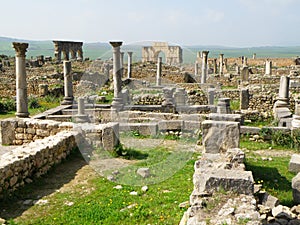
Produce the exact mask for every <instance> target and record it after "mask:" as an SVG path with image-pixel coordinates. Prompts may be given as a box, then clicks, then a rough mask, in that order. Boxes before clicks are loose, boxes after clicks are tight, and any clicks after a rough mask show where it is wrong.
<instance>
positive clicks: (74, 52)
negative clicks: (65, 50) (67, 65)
mask: <svg viewBox="0 0 300 225" xmlns="http://www.w3.org/2000/svg"><path fill="white" fill-rule="evenodd" d="M70 53H71V59H72V60H76V54H77V53H76V51H74V50H73V49H71V51H70Z"/></svg>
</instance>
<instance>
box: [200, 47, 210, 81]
mask: <svg viewBox="0 0 300 225" xmlns="http://www.w3.org/2000/svg"><path fill="white" fill-rule="evenodd" d="M208 53H209V51H202V74H201V83H202V84H205V83H206V77H207V58H208Z"/></svg>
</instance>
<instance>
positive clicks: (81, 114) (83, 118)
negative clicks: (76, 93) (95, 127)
mask: <svg viewBox="0 0 300 225" xmlns="http://www.w3.org/2000/svg"><path fill="white" fill-rule="evenodd" d="M77 101H78V104H77V106H78V113H77V115H75V121H76V122H77V123H85V122H88V121H89V117H88V116H87V115H86V114H85V104H84V97H79V98H78V99H77Z"/></svg>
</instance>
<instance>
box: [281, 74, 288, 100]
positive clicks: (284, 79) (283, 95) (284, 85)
mask: <svg viewBox="0 0 300 225" xmlns="http://www.w3.org/2000/svg"><path fill="white" fill-rule="evenodd" d="M289 88H290V77H287V76H281V77H280V87H279V98H285V99H288V98H289Z"/></svg>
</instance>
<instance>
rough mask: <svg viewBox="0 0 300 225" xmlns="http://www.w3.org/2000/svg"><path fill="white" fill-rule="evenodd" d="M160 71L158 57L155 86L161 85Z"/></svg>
mask: <svg viewBox="0 0 300 225" xmlns="http://www.w3.org/2000/svg"><path fill="white" fill-rule="evenodd" d="M161 70H162V57H158V59H157V70H156V86H160V85H161Z"/></svg>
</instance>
